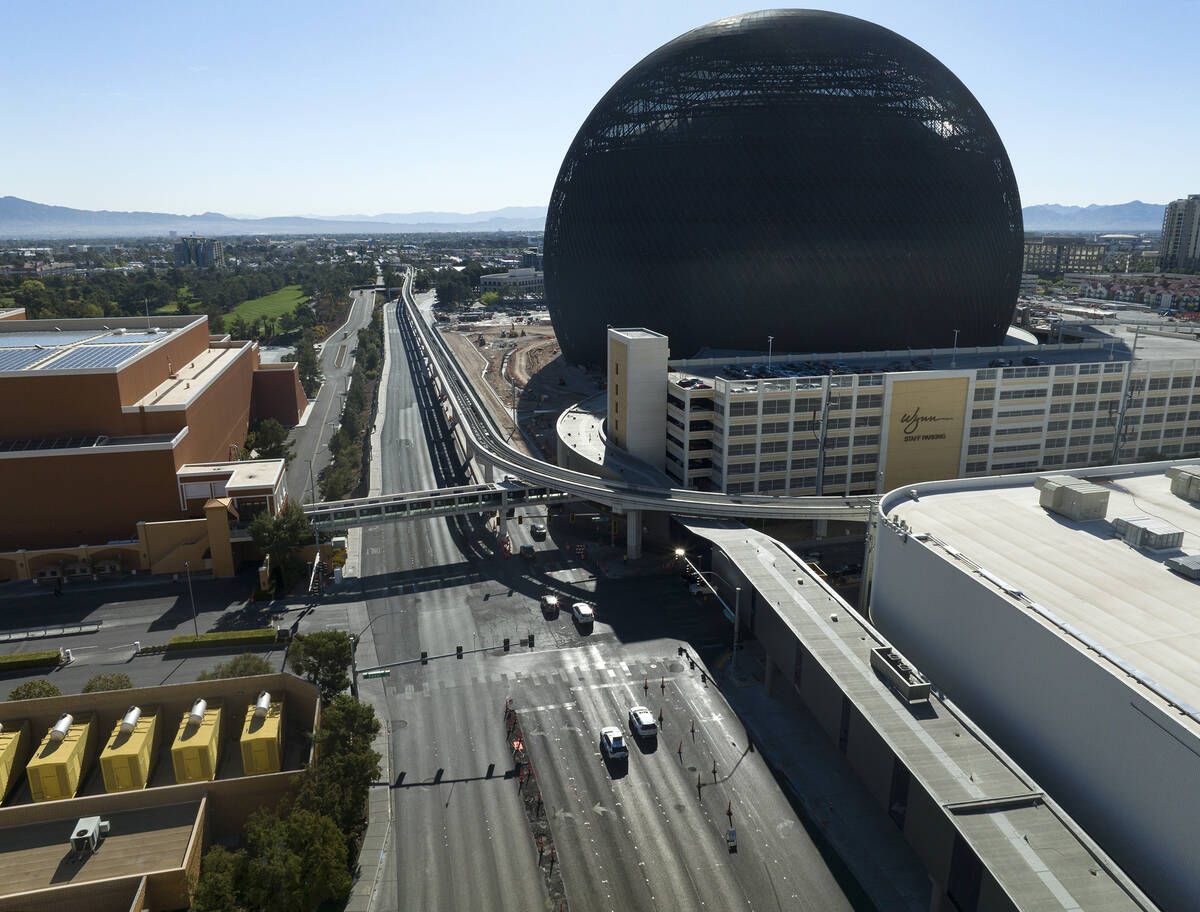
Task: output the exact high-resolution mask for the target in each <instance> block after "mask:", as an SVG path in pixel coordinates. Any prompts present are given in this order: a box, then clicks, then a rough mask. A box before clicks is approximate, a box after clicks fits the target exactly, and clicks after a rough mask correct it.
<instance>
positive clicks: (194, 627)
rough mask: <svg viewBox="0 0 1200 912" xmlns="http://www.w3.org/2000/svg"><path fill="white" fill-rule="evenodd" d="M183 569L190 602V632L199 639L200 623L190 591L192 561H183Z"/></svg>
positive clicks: (194, 598) (193, 596) (194, 597)
mask: <svg viewBox="0 0 1200 912" xmlns="http://www.w3.org/2000/svg"><path fill="white" fill-rule="evenodd" d="M183 569H184V571H185V572H186V573H187V584H188V599H189V600H190V601H191V603H192V632H193V633H195V634H196V639H197V640H198V639H200V625H199V624H198V623H197V622H196V595H195V593H193V592H192V562H191V561H184V562H183Z"/></svg>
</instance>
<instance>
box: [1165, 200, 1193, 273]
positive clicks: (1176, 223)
mask: <svg viewBox="0 0 1200 912" xmlns="http://www.w3.org/2000/svg"><path fill="white" fill-rule="evenodd" d="M1158 264H1159V266H1160V267H1161V268H1162V269H1163V270H1164V271H1167V270H1172V269H1176V270H1187V271H1192V270H1196V269H1200V193H1192V194H1190V195H1189V196H1188V198H1187V199H1178V200H1175V201H1174V202H1170V203H1167V208H1166V211H1165V212H1163V227H1162V246H1161V247H1160V248H1159V257H1158Z"/></svg>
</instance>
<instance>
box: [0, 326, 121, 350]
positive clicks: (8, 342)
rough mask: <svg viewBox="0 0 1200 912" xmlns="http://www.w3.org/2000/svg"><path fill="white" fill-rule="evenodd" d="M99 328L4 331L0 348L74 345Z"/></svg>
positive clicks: (93, 335)
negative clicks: (56, 330)
mask: <svg viewBox="0 0 1200 912" xmlns="http://www.w3.org/2000/svg"><path fill="white" fill-rule="evenodd" d="M99 332H100V330H95V329H91V330H83V331H76V332H20V331H18V332H6V333H0V348H29V347H31V346H34V345H48V346H59V345H74V344H75V343H76V342H82V341H83V340H84V339H91V338H94V337H95V336H96V335H98V334H99Z"/></svg>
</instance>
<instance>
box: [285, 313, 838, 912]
mask: <svg viewBox="0 0 1200 912" xmlns="http://www.w3.org/2000/svg"><path fill="white" fill-rule="evenodd" d="M386 313H387V321H386V326H387V331H388V332H389V333H390V334H391V336H390V340H391V356H392V361H391V370H390V373H389V376H388V380H387V382H388V387H387V397H386V414H382V415H380V416H379V418H378V419H377V420H378V421H381V422H382V425H381V428H382V430H381V434H382V439H381V443H380V448H379V456H380V458H381V459H382V488H383V491H384V492H385V493H388V492H393V491H404V490H419V489H427V488H432V487H438V486H441V485H447V484H452V483H458V482H461V481H463V480H464V479H465V476H464V474H463V466H462V465H460V464H459V462H458V457H457V455H456V453H455V451H454V449H453V447H452V446H449V445H448V443H447V440H448V432H447V431H446V428H445V425H444V422H443V420H442V417H441V409H440V406H439V405H438V403H437V402H436V401H435V400H434V399H433V397H432V392H431V390H430V389H429V386H428V383H427V382H426V376H425V373H424V371H423V370H422V369H421V367H420V365H419V364H418V363H415V362H412V361H410V360H408V355H407V353H406V348H405V339H404V338H403V334H402V332H401V330H400V328H399V326H398V324H397V322H396V320H395V311H394V307H393V306H391V305H389V307H388V310H387V312H386ZM530 518H531V519H533V518H534V517H530ZM537 518H538V519H542V520H544V519H545V518H544V517H537ZM562 523H563V520H562V519H561V518H559V519H556V520H555V521H554V522H553V523H551V536H550V539H549V540H548V541H545V542H540V543H533V544H534V545H535V548H537V550H538V553H537V557H536V559H535V560H534V561H532V562H530V561H524V560H520V559H518V558H510V559H507V560H505V559H501V558H499V557H497V556H496V555H495V554H494V552H493V543H494V541H495V534H494V532H493V531H491V530H489V529H488V528H487V527H486V526H485V524H484V521H483V520H482V519H480V518H453V519H449V520H447V519H438V520H420V521H415V522H409V523H397V524H395V525H391V526H375V527H367V528H366V529H364V531H363V542H362V548H363V553H362V574H361V582H360V586H361V597H362V599H363V603H362V604H363V607H364V608H365V610H361V611H360V610H358V609H356V608H355V607H354V606H349V605H346V604H345V603H340V604H325V605H323V606H322V607H320V608H318V609H317V611H316V612H314V614H313V615H311V616H310V619H309V623H311V624H312V625H313V626H317V627H320V626H346V625H347V624H349V625H350V626H354V624H355V622H356V617H357V618H358V623H359V624H361V625H363V626H366V625H369V630H370V638H371V640H372V642H373V653H374V656H375V660H376V661H377V662H378V663H380V664H386V663H391V662H401V661H405V660H409V659H414V658H416V657H418V656H419V654H420V652H421V651H422V650H424V651H426V652H428V653H429V654H430V655H431V656H438V655H441V654H444V653H453V652H454V649H455V647H456V646H459V645H461V646H463V647H464V649H465V650H467V654H466V656H465V657H464V659H463V660H461V661H459V660H456V659H454V658H445V659H434V660H431V661H430V663H429V664H428V665H425V666H422V665H420V664H410V665H402V666H398V667H394V668H393V669H392V672H391V676H390V677H388V678H385V679H378V680H374V681H364V682H362V685H361V689H362V691H363V692H364V695H365V696H366V697H367V698H369V699H372V702H375V703H376V705H377V706H380V707H381V712H382V714H383V715H384V716H385V717H386V721H387V725H388V728H389V730H390V737H391V743H390V750H391V758H390V761H391V765H390V770H391V779H390V784H391V796H392V814H393V838H392V840H391V843H390V851H391V853H392V855H393V858H392V859H390V860H389V861H388V862H387V863H386V864H385V868H384V873H383V875H382V876H381V879H380V882H379V884H378V887H377V892H376V898H375V904H374V907H375V908H377V909H381V910H383V909H393V908H398V909H444V908H445V909H448V908H456V909H473V908H478V909H489V910H492V909H512V910H529V909H543V908H550V899H549V894H548V891H547V887H546V885H545V880H544V878H543V876H542V873H541V870H540V869H539V867H538V857H537V850H536V845H535V843H534V841H533V839H532V836H531V831H530V827H529V824H528V822H527V820H526V817H525V812H524V808H523V806H522V804H521V800H520V793H519V787H520V783H519V781H518V779H516V778H514V777H513V775H512V772H513V769H512V767H513V761H512V755H511V753H510V750H509V746H508V738H507V733H506V728H505V723H504V716H503V710H504V706H505V702H506V700H509V699H511V700H513V704H514V705H515V706H516V707H517V708H518V710H520V712H521V714H522V721H523V725H525V726H526V734H527V739H528V746H529V749H530V752H531V757H532V759H533V762H534V764H535V766H536V767H537V768H538V770H539V775H540V776H541V777H542V778H541V779H540V783H541V786H542V789H543V794H544V796H545V801H546V806H547V809H548V810H549V811H550V812H551V813H552V815H553V816H552V819H551V826H552V830H553V834H554V837H555V839H556V840H559V844H558V845H559V848H558V851H559V853H560V855H559V858H560V860H561V872H562V876H563V878H564V882H565V885H566V891H567V900H568V903H569V904H570V905H571V906H572V907H573V908H579V909H616V908H621V909H624V910H629V909H643V908H664V909H676V908H678V909H685V908H686V909H690V908H699V907H701V906H703V905H706V904H708V905H711V906H712V907H714V908H731V909H732V908H785V909H823V910H824V909H834V910H836V909H846V908H849V904H848V902H847V901H846V899H845V897H844V895H843V893H842V891H841V890H840V888H839V887H838V885H837V883H836V882H835V881H834V879H833V876H832V875H831V874H830V872H829V869H828V867H827V866H826V864H825V862H824V860H823V859H822V858H821V856H820V853H819V852H818V851H817V849H816V848H815V847H814V846H813V844H812V843H811V841H810V840H809V839H808V836H807V834H806V833H805V831H804V829H803V826H802V825H801V824H800V822H799V820H798V818H797V817H796V814H795V813H794V811H793V810H792V808H791V807H790V806H789V805H788V803H787V801H786V800H785V799H784V797H783V795H782V793H781V792H780V790H779V788H778V786H777V785H776V783H775V781H774V780H773V779H772V777H771V775H770V773H769V772H768V771H767V770H766V768H765V766H764V765H763V763H762V761H761V759H760V758H759V755H758V754H757V753H750V752H747V751H746V747H747V745H746V738H745V732H744V730H743V729H742V728H741V726H740V724H739V723H738V722H737V719H736V717H735V716H734V714H733V713H732V711H731V710H730V709H729V707H728V705H727V704H726V703H725V701H724V699H723V698H722V697H721V695H720V693H719V692H718V691H717V689H716V688H715V687H713V686H705V685H703V684H701V683H700V682H699V668H697V669H695V670H693V669H690V668H688V666H687V664H686V662H683V661H680V660H679V658H678V656H677V651H676V650H677V647H678V646H679V645H680V644H681V643H682V644H686V645H687V647H688V648H689V649H690V650H693V651H695V652H699V653H700V654H702V655H709V656H710V657H716V656H719V655H720V653H721V651H722V650H723V649H724V647H725V645H726V643H727V641H728V638H729V634H730V631H729V627H728V624H727V623H726V622H725V621H724V620H722V619H721V617H720V615H719V610H718V609H717V608H715V607H714V605H712V604H710V603H708V602H700V601H698V600H696V599H693V598H691V597H689V596H688V595H687V594H686V589H685V588H684V587H683V586H682V585H681V583H680V581H679V579H678V577H677V576H676V575H675V574H673V573H672V574H661V575H658V576H652V577H644V576H643V577H638V576H630V577H626V578H619V579H609V578H607V577H605V576H600V577H597V576H596V575H595V574H594V573H593V572H592V571H591V570H590V569H588V568H585V567H582V566H579V565H578V563H576V562H575V561H574V559H573V558H570V557H568V556H566V555H565V554H564V553H563V552H562V551H560V550H559V549H558V548H557V547H556V543H555V539H556V538H558V539H559V540H561V539H562V533H563V532H566V531H569V530H567V529H565V528H564V527H563V525H562ZM508 529H509V532H510V534H511V535H512V537H513V544H514V548H519V547H520V545H522V544H529V543H532V541H531V539H530V537H529V532H528V529H529V522H528V521H527V522H526V523H524V524H516V523H515V522H510V523H509V526H508ZM546 591H553V592H557V593H558V594H559V596H560V599H561V600H562V601H563V602H564V603H566V604H569V603H570V602H571V601H573V600H576V599H587V600H589V601H593V602H594V603H595V604H596V605H597V609H598V614H599V617H598V620H597V622H596V623H595V625H594V626H593V627H592V628H590V629H581V628H579V627H577V626H576V625H575V624H574V623H573V622H572V621H571V620H570V615H569V612H567V611H564V612H562V613H560V615H559V616H558V617H556V618H545V617H543V616H542V614H541V611H540V608H539V606H538V601H537V600H538V597H539V596H540V595H541V594H542V593H543V592H546ZM531 632H532V633H534V634H535V640H536V647H535V648H534V649H532V650H530V649H528V648H526V647H523V646H520V645H518V640H519V639H520V638H522V637H526V636H527V635H528V634H529V633H531ZM504 637H509V638H510V639H511V641H512V649H511V651H510V652H507V653H506V652H504V651H503V649H502V648H500V646H499V644H500V642H501V640H502V639H503V638H504ZM472 650H479V651H472ZM684 669H687V670H686V671H685V670H684ZM656 676H657V680H656V681H654V682H652V686H651V687H650V692H649V693H648V694H647V693H640V687H641V684H642V682H643V681H644V680H645V681H647V682H650V681H651V679H654V678H655V677H656ZM664 679H665V680H664ZM662 684H665V687H663V686H660V685H662ZM639 695H640V697H641V698H642V699H636V698H638V697H639ZM635 701H636V702H645V703H646V704H647V705H650V706H652V708H653V709H654V711H655V712H656V713H657V711H658V710H659V709H660V708H661V709H662V711H663V713H664V723H665V725H666V732H665V734H664V735H663V739H662V740H663V744H662V745H660V746H659V748H658V749H657V750H655V751H651V750H649V747H647V750H646V752H644V753H643V752H642V751H641V750H638V749H636V748H635V755H634V756H633V757H631V758H630V763H629V767H628V769H627V770H626V771H624V772H623V771H621V770H617V769H610V768H609V767H607V766H606V765H605V764H604V763H603V762H602V761H601V760H600V756H599V750H598V745H597V739H598V733H599V728H600V726H601V725H602V724H619V725H624V724H625V719H624V717H625V713H626V710H627V707H628V706H629V705H630V704H631V703H632V702H635ZM693 718H694V719H695V721H696V727H697V733H696V736H695V739H694V740H693V739H692V735H691V733H690V723H691V720H692V719H693ZM684 720H687V721H686V723H685V721H684ZM685 724H686V725H687V726H688V731H687V734H686V740H685V744H684V752H683V757H682V761H681V759H680V756H679V754H678V753H677V752H676V749H675V748H676V746H677V745H678V741H679V740H680V738H679V737H676V738H675V742H674V743H673V744H670V745H668V744H667V742H668V741H670V740H671V738H672V737H675V736H676V735H679V736H680V737H683V736H684V735H683V733H684V726H685ZM714 758H715V759H716V761H717V765H718V772H717V777H716V781H715V782H714V781H713V776H712V773H711V770H712V762H713V759H714ZM697 772H701V773H702V780H703V788H702V789H700V790H698V789H697V787H696V774H697ZM730 801H732V802H733V809H734V816H733V824H734V826H735V827H736V828H737V830H738V834H739V852H738V853H736V854H730V853H729V852H728V849H727V848H726V845H725V839H724V834H725V831H726V829H727V828H728V823H729V821H728V818H727V817H726V816H725V810H726V808H727V806H728V803H729V802H730Z"/></svg>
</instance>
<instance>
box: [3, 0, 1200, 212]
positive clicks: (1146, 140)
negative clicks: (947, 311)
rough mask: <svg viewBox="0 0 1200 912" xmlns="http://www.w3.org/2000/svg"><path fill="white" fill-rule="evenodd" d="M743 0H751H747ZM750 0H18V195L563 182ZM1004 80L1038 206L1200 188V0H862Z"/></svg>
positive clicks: (325, 200) (461, 201)
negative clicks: (660, 72) (626, 84)
mask: <svg viewBox="0 0 1200 912" xmlns="http://www.w3.org/2000/svg"><path fill="white" fill-rule="evenodd" d="M734 2H735V3H736V0H734ZM748 8H751V7H746V8H742V7H739V6H737V5H732V6H731V5H730V0H722V2H713V0H689V2H675V0H671V2H665V0H664V2H654V0H606V2H603V3H595V2H589V3H576V2H573V0H557V2H556V0H545V2H544V0H531V2H522V3H494V2H487V3H485V2H478V0H476V2H467V3H453V2H441V3H431V2H428V0H419V2H418V0H390V2H389V0H380V2H371V0H343V2H338V3H331V2H329V0H322V2H315V0H288V2H276V0H261V2H260V0H241V2H214V0H204V2H190V3H159V2H155V3H137V2H119V3H115V4H113V3H96V2H93V0H68V2H66V3H60V4H56V5H53V6H46V5H44V4H36V3H13V4H7V8H6V10H5V12H4V15H3V23H4V33H5V38H6V40H5V42H4V53H3V54H0V85H3V86H4V92H3V96H4V112H3V122H4V124H5V126H6V129H5V131H4V132H5V134H6V136H5V137H4V139H3V140H0V175H2V179H0V195H8V194H11V195H13V196H20V197H23V198H26V199H32V200H36V201H38V202H45V203H53V204H57V205H66V206H74V207H78V208H85V209H101V208H106V209H145V210H154V211H168V212H179V213H195V212H201V211H204V210H214V211H219V212H225V213H227V214H250V215H288V214H321V215H334V214H345V213H367V214H375V213H381V212H411V211H419V210H451V211H459V212H469V211H477V210H484V209H494V208H499V207H501V206H508V205H514V206H521V205H543V204H545V203H546V201H547V200H548V199H549V196H550V191H551V188H552V187H553V184H554V178H555V176H556V174H557V172H558V167H559V164H560V163H561V161H562V156H563V154H564V153H565V152H566V149H567V146H568V145H569V144H570V142H571V139H572V137H573V136H574V134H575V131H576V130H577V129H578V127H579V125H580V124H581V123H582V122H583V119H584V118H585V117H586V116H587V114H588V112H589V111H590V110H591V108H592V106H593V105H594V104H595V103H596V102H597V101H598V100H599V99H600V97H601V96H602V95H603V94H604V92H605V91H606V90H607V89H608V88H609V86H611V85H612V83H613V82H614V81H616V80H617V79H618V78H619V77H620V76H621V75H622V74H623V73H624V72H625V71H626V70H628V69H629V68H630V67H631V66H633V65H634V64H635V63H637V61H638V60H640V59H641V58H642V57H643V56H645V55H646V54H648V53H650V52H651V51H653V50H654V49H655V48H657V47H658V46H660V45H661V44H663V43H665V42H666V41H669V40H670V39H672V38H674V37H675V36H677V35H679V34H681V33H683V32H685V31H687V30H688V29H690V28H694V27H695V26H698V25H702V24H704V23H706V22H708V21H711V20H712V19H716V18H719V17H721V16H725V15H730V14H733V13H737V12H743V11H744V9H748ZM828 8H829V9H833V10H835V11H838V12H844V13H848V14H851V15H855V16H860V17H862V18H864V19H869V20H871V21H873V22H877V23H879V24H881V25H884V26H886V27H888V28H890V29H893V30H894V31H897V32H899V33H900V34H901V35H904V36H905V37H907V38H909V39H911V40H912V41H915V42H916V43H917V44H919V45H921V46H922V47H924V48H925V49H926V50H927V51H929V52H931V53H932V54H934V56H936V57H938V58H939V59H940V60H942V62H944V63H945V64H946V65H947V66H949V67H950V69H951V70H952V71H954V73H955V74H957V76H958V77H959V78H960V79H961V80H962V81H963V82H964V83H965V84H966V85H967V87H968V88H969V89H970V90H971V91H972V92H973V93H974V94H975V96H976V97H977V98H978V99H979V100H980V101H981V103H982V104H983V106H984V109H985V110H986V111H987V112H988V113H989V115H990V116H991V118H992V120H993V122H994V123H995V124H996V127H997V129H998V130H999V132H1000V136H1001V137H1002V138H1003V140H1004V142H1005V145H1006V146H1007V148H1008V152H1009V155H1010V157H1011V158H1012V161H1013V166H1014V168H1015V170H1016V174H1017V180H1018V182H1019V185H1020V189H1021V200H1022V203H1023V204H1025V205H1031V204H1034V203H1050V202H1056V203H1068V204H1085V203H1093V202H1094V203H1118V202H1127V201H1129V200H1131V199H1141V200H1144V201H1146V202H1164V201H1166V200H1169V199H1174V198H1177V197H1180V196H1183V195H1185V194H1187V193H1188V192H1192V193H1195V192H1200V173H1198V171H1200V169H1197V167H1196V161H1197V152H1196V150H1197V149H1200V119H1198V118H1197V117H1196V114H1197V101H1196V98H1195V72H1194V61H1193V60H1192V59H1191V56H1192V55H1191V51H1190V50H1189V48H1191V47H1192V46H1194V43H1195V39H1196V35H1197V34H1200V3H1198V2H1196V0H1153V2H1150V3H1146V4H1134V3H1130V2H1120V0H1097V2H1074V0H1072V2H1058V0H994V2H987V3H983V2H976V0H962V2H953V0H946V2H933V0H928V2H920V0H904V2H898V0H846V2H837V3H831V4H830V5H829V6H828Z"/></svg>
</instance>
